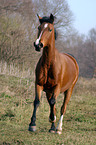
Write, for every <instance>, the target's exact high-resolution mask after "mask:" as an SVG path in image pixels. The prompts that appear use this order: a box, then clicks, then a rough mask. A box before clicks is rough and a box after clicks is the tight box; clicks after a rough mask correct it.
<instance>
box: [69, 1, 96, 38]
mask: <svg viewBox="0 0 96 145" xmlns="http://www.w3.org/2000/svg"><path fill="white" fill-rule="evenodd" d="M68 4H69V7H70V9H71V11H72V12H73V15H74V23H73V25H74V27H75V28H76V29H77V30H78V31H79V33H80V34H85V35H87V34H88V32H89V30H90V29H92V28H96V0H68Z"/></svg>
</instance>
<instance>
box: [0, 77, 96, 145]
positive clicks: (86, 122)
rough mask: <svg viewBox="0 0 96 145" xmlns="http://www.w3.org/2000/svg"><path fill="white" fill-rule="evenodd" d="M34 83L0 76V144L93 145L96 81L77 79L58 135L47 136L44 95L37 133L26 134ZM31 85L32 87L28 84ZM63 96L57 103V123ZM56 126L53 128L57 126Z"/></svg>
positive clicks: (95, 120)
mask: <svg viewBox="0 0 96 145" xmlns="http://www.w3.org/2000/svg"><path fill="white" fill-rule="evenodd" d="M33 81H34V79H32V80H27V79H21V78H17V77H11V76H5V75H0V88H1V90H0V144H5V145H9V144H12V145H15V144H17V145H23V144H24V145H25V144H26V145H27V144H28V145H63V144H64V145H65V144H66V145H73V144H76V145H95V144H96V89H95V87H96V79H92V80H88V79H84V78H80V79H79V80H78V83H77V85H76V87H75V89H74V92H73V95H72V97H71V100H70V102H69V104H68V106H67V110H66V114H65V116H64V120H63V131H62V134H61V135H58V134H50V133H49V132H48V130H49V129H50V126H51V124H50V123H49V113H50V112H49V105H48V103H47V100H46V97H45V94H44V93H43V94H42V98H41V103H40V106H39V108H38V110H37V122H36V123H37V131H36V132H35V133H31V132H29V131H28V124H29V123H30V117H31V114H32V110H33V100H34V82H33ZM32 82H33V83H32ZM62 102H63V95H62V94H60V95H59V96H58V99H57V104H56V108H57V122H58V120H59V116H60V107H61V104H62ZM57 122H56V124H57Z"/></svg>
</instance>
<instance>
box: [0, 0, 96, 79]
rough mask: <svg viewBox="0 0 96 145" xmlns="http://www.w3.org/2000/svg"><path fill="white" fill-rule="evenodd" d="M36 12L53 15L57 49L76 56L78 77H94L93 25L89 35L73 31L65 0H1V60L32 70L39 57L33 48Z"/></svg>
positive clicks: (95, 46)
mask: <svg viewBox="0 0 96 145" xmlns="http://www.w3.org/2000/svg"><path fill="white" fill-rule="evenodd" d="M37 13H39V15H40V16H45V15H46V16H48V15H50V13H53V14H54V15H55V16H56V18H55V24H54V26H55V28H56V30H57V31H58V38H57V40H56V48H57V49H58V50H59V51H61V52H67V53H71V54H72V55H74V56H75V57H76V59H77V61H78V63H79V67H80V76H83V77H94V76H95V73H96V28H92V29H91V30H90V31H89V34H88V36H84V35H80V34H79V33H78V32H77V31H76V30H74V28H73V27H72V22H73V14H72V12H71V11H70V8H69V6H68V3H67V1H66V0H61V1H58V0H52V1H50V0H38V1H35V0H26V1H25V0H21V1H19V0H14V1H12V0H4V1H2V0H0V61H5V62H7V63H8V64H10V63H11V62H13V63H15V64H20V65H21V67H25V69H28V68H30V67H31V68H32V69H34V67H35V64H36V62H37V59H38V58H39V56H40V53H37V52H35V50H34V47H33V42H34V40H35V39H36V34H37V26H38V25H39V22H38V19H37V17H36V14H37Z"/></svg>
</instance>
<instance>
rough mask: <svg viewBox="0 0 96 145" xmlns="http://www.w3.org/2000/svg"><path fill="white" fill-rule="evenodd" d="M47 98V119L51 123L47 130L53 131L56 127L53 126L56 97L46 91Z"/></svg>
mask: <svg viewBox="0 0 96 145" xmlns="http://www.w3.org/2000/svg"><path fill="white" fill-rule="evenodd" d="M46 95H47V99H48V102H49V105H50V116H49V121H50V122H51V123H52V124H51V129H50V130H49V132H52V133H55V131H56V128H55V121H56V109H55V103H56V98H55V97H54V95H52V94H50V93H46Z"/></svg>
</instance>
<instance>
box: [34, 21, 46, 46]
mask: <svg viewBox="0 0 96 145" xmlns="http://www.w3.org/2000/svg"><path fill="white" fill-rule="evenodd" d="M47 27H48V24H47V23H46V24H45V25H44V29H45V28H47ZM44 29H43V30H42V31H41V33H40V35H39V38H38V39H37V40H36V42H35V44H36V45H38V44H39V41H40V39H41V36H42V33H43V31H44Z"/></svg>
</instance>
